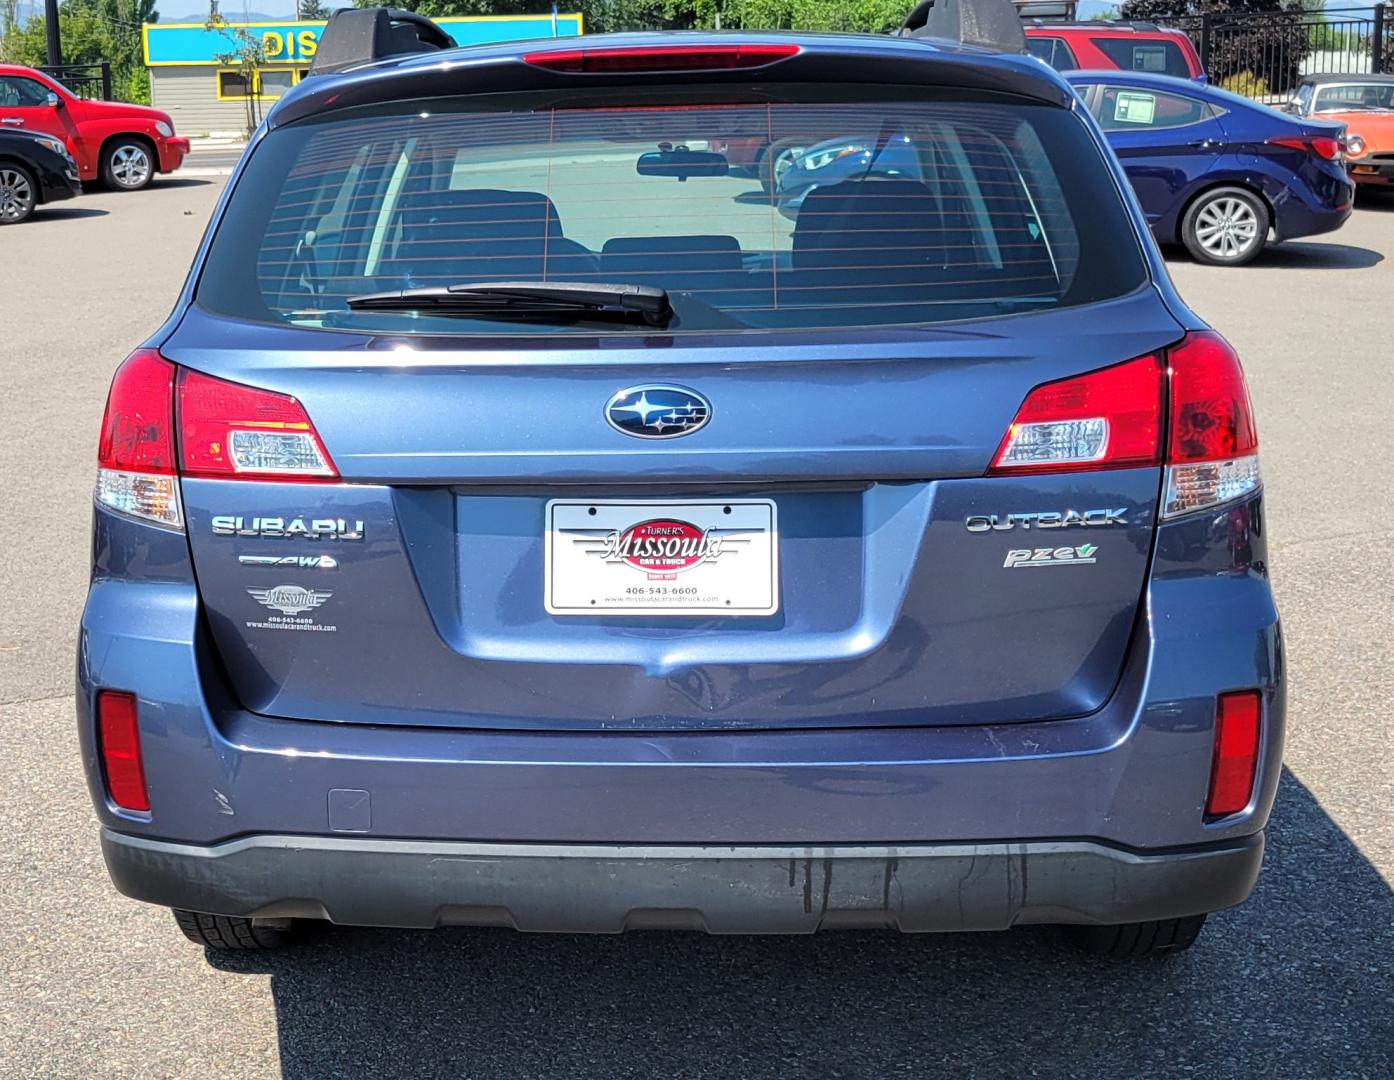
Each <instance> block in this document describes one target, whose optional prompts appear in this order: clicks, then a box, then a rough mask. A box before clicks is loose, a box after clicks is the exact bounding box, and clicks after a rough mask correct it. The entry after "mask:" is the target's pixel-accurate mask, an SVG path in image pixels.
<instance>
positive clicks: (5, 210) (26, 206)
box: [0, 169, 34, 221]
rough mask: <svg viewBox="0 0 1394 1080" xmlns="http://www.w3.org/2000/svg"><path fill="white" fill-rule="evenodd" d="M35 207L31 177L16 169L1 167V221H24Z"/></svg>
mask: <svg viewBox="0 0 1394 1080" xmlns="http://www.w3.org/2000/svg"><path fill="white" fill-rule="evenodd" d="M33 207H34V188H33V186H32V185H31V184H30V183H29V177H27V176H25V175H24V174H23V173H22V172H19V171H18V170H16V169H0V221H22V220H23V219H24V218H26V217H28V216H29V211H30V210H32V209H33Z"/></svg>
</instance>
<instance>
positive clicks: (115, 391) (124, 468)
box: [94, 349, 184, 529]
mask: <svg viewBox="0 0 1394 1080" xmlns="http://www.w3.org/2000/svg"><path fill="white" fill-rule="evenodd" d="M174 372H175V368H174V365H173V364H171V363H170V362H169V361H168V360H166V359H165V358H164V357H163V356H161V355H160V354H159V353H157V352H155V351H153V350H151V349H141V350H139V351H137V352H134V353H132V354H131V355H130V356H129V357H128V358H127V359H126V361H125V363H123V364H122V365H121V366H120V367H119V368H117V369H116V376H115V377H114V378H113V379H112V380H111V392H110V393H109V394H108V395H107V401H106V415H105V416H103V417H102V436H101V440H100V441H99V442H98V444H97V465H98V468H97V490H96V492H95V496H94V497H95V498H96V500H97V502H98V503H100V504H101V505H102V506H106V507H109V508H110V509H112V510H115V511H117V512H118V513H122V514H129V515H130V516H131V517H136V518H141V519H143V520H145V521H151V522H154V523H155V524H157V525H165V526H167V527H169V528H173V529H178V528H182V527H183V524H184V515H183V511H182V510H181V509H180V505H179V481H178V480H177V479H176V478H175V475H174V465H175V456H174Z"/></svg>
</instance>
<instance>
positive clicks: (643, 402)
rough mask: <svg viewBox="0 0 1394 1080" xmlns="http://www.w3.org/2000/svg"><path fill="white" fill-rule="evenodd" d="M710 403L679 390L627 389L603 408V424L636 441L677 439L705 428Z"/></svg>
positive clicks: (665, 388) (690, 391)
mask: <svg viewBox="0 0 1394 1080" xmlns="http://www.w3.org/2000/svg"><path fill="white" fill-rule="evenodd" d="M711 418H712V406H711V402H710V401H708V400H707V399H706V398H704V397H703V396H702V395H701V394H699V393H697V391H695V390H686V389H684V388H683V387H681V386H660V385H650V386H629V387H626V388H625V389H623V390H621V391H620V392H619V393H618V394H616V395H615V396H614V397H612V398H611V399H610V400H609V402H608V403H607V404H606V406H605V421H606V423H608V424H609V425H610V426H611V427H612V428H614V429H615V430H616V431H621V432H623V433H624V434H626V435H633V436H634V437H635V438H636V439H676V438H677V437H678V436H680V435H691V434H692V433H693V432H694V431H696V430H697V429H698V428H700V427H705V426H706V423H707V421H708V420H710V419H711Z"/></svg>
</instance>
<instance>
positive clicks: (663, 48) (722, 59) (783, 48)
mask: <svg viewBox="0 0 1394 1080" xmlns="http://www.w3.org/2000/svg"><path fill="white" fill-rule="evenodd" d="M798 51H799V46H797V45H794V44H792V43H785V44H770V45H656V46H654V45H650V46H642V47H639V48H615V49H550V50H546V51H541V52H530V53H524V54H523V62H524V63H527V64H531V65H532V66H533V67H540V68H547V69H548V70H549V71H563V72H566V73H568V74H573V75H589V74H597V73H600V72H635V73H638V72H647V71H725V70H731V69H733V68H755V67H764V66H765V65H767V64H773V63H775V62H777V61H779V60H787V59H788V58H789V57H791V56H794V55H795V54H796V53H798Z"/></svg>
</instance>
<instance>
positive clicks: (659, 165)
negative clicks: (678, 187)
mask: <svg viewBox="0 0 1394 1080" xmlns="http://www.w3.org/2000/svg"><path fill="white" fill-rule="evenodd" d="M635 171H636V172H638V174H639V175H640V176H675V177H677V178H678V179H679V180H686V179H687V178H688V177H689V176H725V175H726V174H727V173H728V172H729V166H728V165H727V164H726V155H725V154H718V153H715V152H714V151H711V150H689V149H688V148H687V147H685V146H678V147H672V148H667V149H660V150H651V151H650V152H649V153H647V154H640V155H639V163H638V164H637V165H636V166H635Z"/></svg>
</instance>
